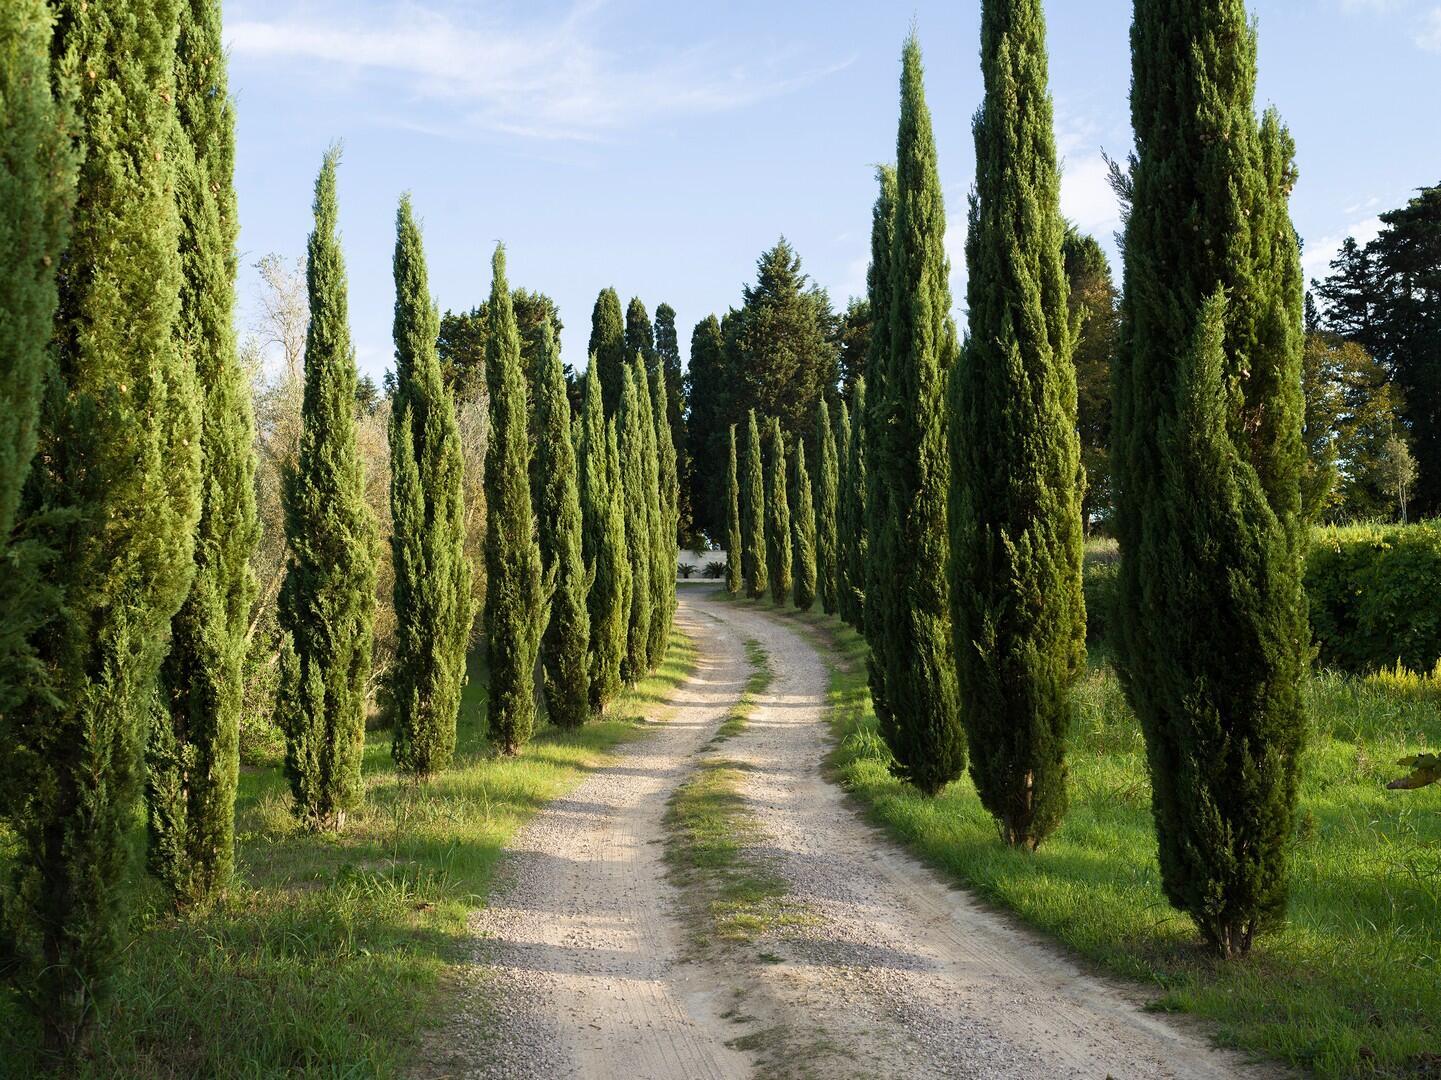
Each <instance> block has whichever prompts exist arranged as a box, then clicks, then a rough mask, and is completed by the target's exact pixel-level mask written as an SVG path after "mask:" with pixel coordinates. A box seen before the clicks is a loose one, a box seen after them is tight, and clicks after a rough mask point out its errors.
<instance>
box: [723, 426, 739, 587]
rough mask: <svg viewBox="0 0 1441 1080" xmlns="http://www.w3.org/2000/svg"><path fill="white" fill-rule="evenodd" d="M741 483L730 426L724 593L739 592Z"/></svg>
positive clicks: (733, 433) (732, 430) (733, 427)
mask: <svg viewBox="0 0 1441 1080" xmlns="http://www.w3.org/2000/svg"><path fill="white" fill-rule="evenodd" d="M741 561H742V556H741V482H740V475H739V473H738V472H737V470H736V426H735V425H734V424H732V425H731V426H730V434H729V437H728V440H727V457H726V592H728V593H730V594H731V595H732V596H739V595H740V591H741V582H742V577H741Z"/></svg>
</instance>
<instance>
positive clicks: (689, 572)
mask: <svg viewBox="0 0 1441 1080" xmlns="http://www.w3.org/2000/svg"><path fill="white" fill-rule="evenodd" d="M676 572H677V573H678V574H680V576H681V577H683V578H686V579H687V580H689V579H690V578H693V577H695V563H688V562H683V563H681V564H680V566H678V567H676Z"/></svg>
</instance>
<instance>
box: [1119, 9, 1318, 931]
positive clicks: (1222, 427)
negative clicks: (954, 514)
mask: <svg viewBox="0 0 1441 1080" xmlns="http://www.w3.org/2000/svg"><path fill="white" fill-rule="evenodd" d="M1131 47H1132V62H1133V71H1132V90H1131V113H1132V120H1133V123H1134V125H1135V130H1136V146H1137V154H1136V158H1135V160H1134V161H1133V163H1132V170H1131V175H1130V191H1131V207H1130V214H1129V218H1128V222H1127V228H1126V240H1125V245H1124V249H1123V250H1124V253H1125V291H1124V300H1123V310H1122V316H1123V330H1122V342H1123V344H1122V348H1121V350H1120V354H1119V356H1118V359H1117V364H1116V369H1115V370H1116V376H1115V403H1116V412H1115V429H1114V430H1115V440H1114V443H1113V447H1114V449H1113V464H1114V480H1115V484H1116V494H1117V516H1116V523H1117V529H1118V533H1119V536H1120V539H1121V551H1122V562H1121V576H1120V602H1119V603H1118V604H1117V605H1116V610H1117V612H1118V615H1119V618H1118V623H1119V630H1120V634H1119V661H1120V663H1119V670H1120V672H1121V674H1122V682H1123V685H1124V686H1125V689H1126V693H1127V696H1128V698H1129V699H1130V701H1131V704H1132V706H1133V707H1134V708H1135V710H1136V713H1137V716H1138V717H1139V718H1140V721H1141V727H1142V731H1143V732H1144V734H1145V737H1146V747H1147V758H1148V762H1149V765H1150V772H1151V785H1152V810H1153V813H1154V816H1155V820H1156V833H1157V839H1158V841H1159V845H1158V846H1159V853H1160V863H1161V880H1162V886H1163V888H1164V889H1165V892H1166V895H1167V897H1168V898H1169V899H1170V901H1171V903H1172V904H1173V905H1175V906H1176V907H1177V908H1179V909H1180V910H1182V911H1185V912H1186V913H1187V914H1189V915H1190V916H1191V918H1192V920H1193V921H1194V922H1195V923H1196V926H1197V927H1198V929H1199V930H1200V933H1201V935H1202V937H1203V938H1204V940H1205V941H1206V942H1207V943H1208V944H1209V945H1210V947H1211V948H1213V949H1214V950H1215V951H1216V952H1217V953H1218V954H1220V955H1222V956H1234V955H1241V954H1245V953H1246V952H1247V951H1248V950H1249V948H1250V945H1251V943H1252V940H1253V938H1254V936H1255V934H1256V933H1257V931H1259V930H1261V929H1264V928H1265V927H1266V926H1267V925H1268V924H1271V923H1273V922H1275V921H1277V920H1279V919H1280V918H1281V917H1282V916H1283V914H1284V910H1285V904H1286V875H1285V861H1286V848H1287V845H1288V843H1289V841H1290V838H1291V836H1292V835H1293V825H1294V816H1295V801H1296V785H1297V772H1296V768H1297V758H1298V756H1299V754H1300V752H1301V748H1302V742H1303V738H1304V729H1305V718H1304V715H1303V703H1302V700H1301V693H1300V685H1299V683H1300V678H1301V674H1302V671H1303V667H1304V664H1305V657H1306V650H1307V647H1308V639H1309V634H1308V633H1307V629H1306V617H1305V609H1304V607H1303V604H1304V599H1303V595H1302V592H1301V586H1300V569H1301V560H1302V539H1303V536H1304V530H1303V525H1302V521H1301V515H1300V494H1299V478H1300V473H1301V470H1302V467H1303V463H1304V452H1303V449H1302V444H1301V416H1302V411H1303V406H1302V401H1301V393H1300V385H1301V380H1300V365H1301V307H1302V299H1301V275H1300V265H1299V254H1298V251H1297V245H1296V239H1295V233H1294V231H1293V229H1292V226H1291V222H1290V218H1289V213H1288V211H1287V197H1288V195H1289V193H1290V190H1291V185H1292V184H1293V182H1294V180H1295V173H1294V167H1293V165H1292V149H1293V148H1292V145H1291V141H1290V137H1289V136H1288V135H1287V134H1286V132H1285V130H1284V129H1283V128H1282V127H1281V125H1280V122H1279V121H1278V120H1277V119H1276V117H1275V115H1274V114H1268V115H1267V117H1266V118H1265V121H1264V123H1262V124H1260V125H1258V124H1257V120H1256V115H1255V111H1254V110H1255V107H1254V96H1255V80H1256V39H1255V33H1254V30H1253V28H1252V25H1251V24H1250V23H1249V22H1248V20H1247V17H1246V11H1245V6H1244V4H1243V3H1241V2H1240V0H1168V2H1166V3H1162V4H1138V5H1137V6H1136V12H1135V21H1134V23H1133V25H1132V29H1131Z"/></svg>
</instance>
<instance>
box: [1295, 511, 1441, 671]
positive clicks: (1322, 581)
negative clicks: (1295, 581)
mask: <svg viewBox="0 0 1441 1080" xmlns="http://www.w3.org/2000/svg"><path fill="white" fill-rule="evenodd" d="M1438 592H1441V521H1430V522H1425V523H1422V524H1419V525H1352V526H1346V527H1342V528H1326V529H1319V530H1317V532H1316V535H1315V539H1314V541H1313V543H1312V545H1311V552H1310V556H1309V557H1308V559H1307V561H1306V593H1307V596H1308V597H1309V599H1310V606H1311V633H1312V636H1313V638H1314V639H1315V643H1316V649H1317V656H1318V659H1319V661H1320V663H1322V664H1324V665H1327V666H1329V667H1337V668H1340V669H1342V670H1343V671H1350V672H1358V673H1359V672H1371V671H1379V670H1381V669H1383V668H1388V667H1391V666H1393V665H1395V664H1397V663H1399V664H1400V665H1401V666H1403V667H1405V668H1408V669H1410V670H1411V671H1430V670H1431V669H1432V668H1433V667H1435V665H1436V662H1437V660H1438V659H1441V610H1438V609H1437V608H1436V607H1435V605H1434V604H1432V603H1431V599H1432V598H1434V597H1435V596H1436V595H1437V594H1438Z"/></svg>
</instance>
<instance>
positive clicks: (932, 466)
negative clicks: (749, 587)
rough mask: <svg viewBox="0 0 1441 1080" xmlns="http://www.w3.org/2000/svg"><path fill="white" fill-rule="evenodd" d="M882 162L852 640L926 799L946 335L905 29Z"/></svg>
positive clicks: (942, 588)
mask: <svg viewBox="0 0 1441 1080" xmlns="http://www.w3.org/2000/svg"><path fill="white" fill-rule="evenodd" d="M896 160H897V162H898V163H899V164H898V166H897V168H896V194H895V236H894V244H893V246H892V252H891V265H890V289H891V297H890V301H889V303H890V317H889V323H890V325H889V328H888V333H889V337H890V347H889V349H888V350H885V351H884V353H883V354H882V355H881V356H879V357H878V358H875V357H873V359H878V361H879V362H877V363H875V364H873V365H872V366H873V369H874V370H873V372H872V377H873V384H872V385H871V387H870V393H871V398H870V399H869V400H870V404H869V406H868V408H869V410H870V416H869V423H868V425H867V426H868V431H867V436H868V440H867V446H866V454H867V461H866V468H867V470H868V472H867V477H866V478H867V482H868V485H869V490H868V492H867V507H866V509H867V514H868V517H869V519H870V520H869V540H870V552H869V559H868V565H869V567H870V570H869V574H868V578H867V584H866V611H865V620H866V640H867V641H868V643H869V644H870V647H871V662H870V676H871V696H872V698H873V699H874V701H875V707H876V717H877V719H878V720H879V721H880V728H881V733H882V735H884V736H885V739H886V742H887V744H888V745H889V746H890V748H891V753H892V754H894V755H895V759H896V763H895V766H894V768H895V771H896V773H897V775H899V776H901V777H902V778H904V779H906V780H908V781H910V782H911V783H913V784H915V786H916V787H918V788H920V790H921V791H923V792H925V793H926V794H928V795H933V794H935V793H936V792H938V791H940V790H941V788H943V787H944V786H945V785H946V784H947V783H948V782H950V781H951V780H954V779H955V778H956V777H957V776H959V775H960V773H961V770H962V769H963V768H964V767H965V758H966V750H965V738H964V734H963V732H962V729H961V721H960V716H959V712H958V709H957V695H956V673H955V667H954V662H953V658H952V656H951V628H950V597H949V592H950V590H949V588H948V587H947V583H946V575H945V573H944V570H943V568H944V567H945V565H946V550H947V546H948V545H947V537H946V528H947V523H946V490H947V486H948V473H949V471H950V470H949V461H948V457H947V450H946V437H945V436H946V432H945V426H944V419H943V418H944V396H945V377H946V370H947V368H948V367H949V365H950V363H951V360H952V358H953V356H954V354H955V350H956V334H955V327H954V326H953V325H952V324H951V320H950V314H949V312H950V309H951V296H950V288H949V287H948V285H947V281H948V279H949V276H950V266H949V263H948V260H947V259H946V249H945V231H946V216H945V209H944V207H943V206H942V202H941V183H940V178H939V176H938V175H937V172H936V147H935V141H934V139H933V138H932V135H931V117H930V112H929V110H928V109H927V108H926V103H925V90H924V88H923V85H922V73H921V47H920V44H919V42H918V41H917V40H916V38H915V35H914V34H912V35H911V37H910V38H909V39H907V41H906V46H905V53H904V59H903V71H902V75H901V120H900V129H899V134H898V136H897V139H896ZM882 198H884V189H883V191H882ZM880 216H881V215H880V211H879V208H878V213H877V217H878V218H879V217H880Z"/></svg>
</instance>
